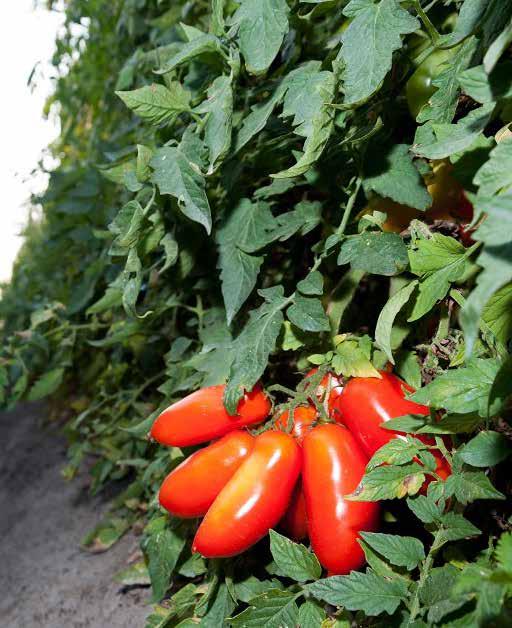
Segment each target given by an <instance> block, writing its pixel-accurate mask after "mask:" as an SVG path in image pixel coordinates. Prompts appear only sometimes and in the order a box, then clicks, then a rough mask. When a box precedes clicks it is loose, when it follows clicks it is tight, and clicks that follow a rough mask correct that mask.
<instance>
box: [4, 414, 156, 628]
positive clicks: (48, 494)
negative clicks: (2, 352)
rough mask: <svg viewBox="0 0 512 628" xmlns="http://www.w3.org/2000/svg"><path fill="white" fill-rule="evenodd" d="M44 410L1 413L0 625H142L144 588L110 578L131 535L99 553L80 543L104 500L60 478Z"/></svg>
mask: <svg viewBox="0 0 512 628" xmlns="http://www.w3.org/2000/svg"><path fill="white" fill-rule="evenodd" d="M43 412H44V410H43V407H42V406H41V405H37V404H36V405H26V406H21V407H20V408H19V409H17V410H15V411H13V412H10V413H3V414H0V592H1V594H0V626H2V628H21V627H23V628H32V627H43V628H91V627H94V628H117V627H119V628H121V627H123V628H131V627H134V628H135V627H137V628H139V627H141V628H142V627H143V626H144V623H145V622H144V619H145V617H146V616H147V615H148V614H149V610H150V609H149V607H148V606H147V603H148V599H149V592H148V590H147V589H144V588H136V589H131V590H130V589H128V590H127V589H123V587H122V586H121V585H119V584H117V583H115V582H113V580H112V577H113V575H114V574H115V573H116V572H117V571H119V570H120V569H122V568H124V567H125V566H126V560H127V557H128V556H129V555H130V554H131V553H132V552H133V551H134V550H136V549H137V540H136V539H135V538H134V536H132V535H131V534H129V535H126V536H125V537H124V538H123V539H122V540H121V541H120V542H119V543H118V544H117V545H115V546H114V547H113V548H112V549H111V550H110V551H108V552H106V553H103V554H90V553H87V552H84V551H82V550H81V549H80V547H79V541H80V539H81V537H82V536H83V535H84V534H85V533H86V532H88V531H89V530H90V529H91V528H92V527H93V526H94V525H95V524H97V523H98V522H99V520H100V519H101V516H102V514H103V513H104V512H105V511H106V510H107V509H108V501H107V499H106V497H105V496H103V497H94V498H91V497H90V496H89V495H88V494H87V490H86V484H85V478H82V479H80V478H79V479H77V480H75V481H73V482H71V483H66V482H65V481H64V480H63V479H62V477H61V476H60V469H61V468H62V467H63V466H64V464H65V442H64V439H63V437H62V436H61V435H60V434H59V433H58V430H57V429H56V428H45V429H42V428H41V427H40V425H41V419H42V417H43Z"/></svg>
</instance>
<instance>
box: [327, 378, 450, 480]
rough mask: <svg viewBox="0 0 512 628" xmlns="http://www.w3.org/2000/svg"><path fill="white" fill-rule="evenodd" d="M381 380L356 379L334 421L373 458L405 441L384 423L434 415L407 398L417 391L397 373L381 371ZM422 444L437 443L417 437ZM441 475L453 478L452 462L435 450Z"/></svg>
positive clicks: (336, 408)
mask: <svg viewBox="0 0 512 628" xmlns="http://www.w3.org/2000/svg"><path fill="white" fill-rule="evenodd" d="M380 373H381V376H382V377H381V379H378V378H376V377H353V378H352V379H350V380H349V381H348V382H347V384H345V388H344V390H343V394H342V395H340V396H339V398H338V399H337V400H336V402H335V404H334V408H333V414H332V416H333V418H334V419H335V420H336V421H337V422H338V423H341V424H343V425H345V426H346V427H348V429H349V430H350V431H351V432H352V434H353V435H354V437H355V438H356V440H357V442H358V443H359V445H360V446H361V447H362V449H363V450H364V451H365V452H366V454H367V455H368V456H369V457H371V456H373V454H374V453H375V452H376V451H377V450H378V449H380V448H381V447H382V446H383V445H385V444H386V443H388V442H389V441H390V440H391V439H392V438H395V437H398V438H404V434H403V433H402V432H398V431H395V430H387V429H385V428H383V427H381V424H382V423H385V422H386V421H389V420H390V419H394V418H396V417H399V416H404V415H406V414H420V415H423V416H426V415H428V414H429V413H430V409H429V408H428V407H427V406H424V405H421V404H418V403H415V402H414V401H410V400H409V399H407V398H406V394H407V393H412V392H414V389H413V388H412V387H411V386H409V385H408V384H407V383H406V382H404V381H403V380H401V379H400V378H399V377H397V376H396V375H395V374H393V373H387V372H385V371H381V372H380ZM415 438H418V439H419V440H421V441H422V442H424V443H426V444H429V445H433V444H435V441H434V440H433V439H431V438H429V437H426V436H423V435H421V434H420V435H415ZM432 453H433V455H434V458H435V459H436V463H437V468H436V473H438V474H439V475H440V476H441V478H443V479H445V478H446V477H448V476H449V475H450V474H451V468H450V465H449V463H448V461H447V460H446V459H445V458H444V456H442V455H441V454H440V452H439V451H437V450H434V451H433V452H432Z"/></svg>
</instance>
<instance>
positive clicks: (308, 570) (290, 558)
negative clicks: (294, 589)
mask: <svg viewBox="0 0 512 628" xmlns="http://www.w3.org/2000/svg"><path fill="white" fill-rule="evenodd" d="M270 551H271V552H272V556H273V558H274V560H275V562H276V564H277V566H278V568H279V571H281V572H282V573H283V574H284V575H286V576H287V577H288V578H292V580H296V581H297V582H307V581H308V580H317V579H318V578H320V576H321V574H322V568H321V566H320V563H319V562H318V559H317V557H316V556H315V555H314V554H313V553H311V552H310V551H308V550H307V549H306V548H305V547H304V545H299V544H298V543H294V542H293V541H290V539H288V538H286V537H285V536H283V535H282V534H279V533H277V532H275V531H274V530H270Z"/></svg>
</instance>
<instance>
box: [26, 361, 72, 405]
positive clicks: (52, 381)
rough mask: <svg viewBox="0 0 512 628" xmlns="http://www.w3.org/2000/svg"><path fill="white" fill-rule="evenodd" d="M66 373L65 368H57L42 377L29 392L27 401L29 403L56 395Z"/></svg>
mask: <svg viewBox="0 0 512 628" xmlns="http://www.w3.org/2000/svg"><path fill="white" fill-rule="evenodd" d="M64 372H65V369H64V368H56V369H52V370H51V371H48V372H47V373H45V374H44V375H41V377H40V378H39V379H38V380H37V381H36V383H35V384H34V385H33V386H32V388H31V389H30V390H29V392H28V395H27V399H28V400H29V401H37V400H38V399H43V398H44V397H48V395H51V394H52V393H54V392H55V391H56V390H57V389H58V387H59V386H60V385H61V383H62V379H63V378H64Z"/></svg>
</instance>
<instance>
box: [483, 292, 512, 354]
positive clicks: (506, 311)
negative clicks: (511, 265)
mask: <svg viewBox="0 0 512 628" xmlns="http://www.w3.org/2000/svg"><path fill="white" fill-rule="evenodd" d="M482 320H483V321H484V323H486V324H487V325H488V327H489V329H490V330H491V331H492V332H493V334H494V335H495V336H496V338H497V339H498V340H499V341H500V342H501V343H502V344H503V345H506V344H507V342H508V341H509V340H510V338H512V283H509V284H507V285H506V286H503V288H501V289H500V290H498V291H497V292H495V293H494V294H493V295H492V297H491V298H490V299H489V301H488V302H487V305H486V306H485V307H484V309H483V311H482Z"/></svg>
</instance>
